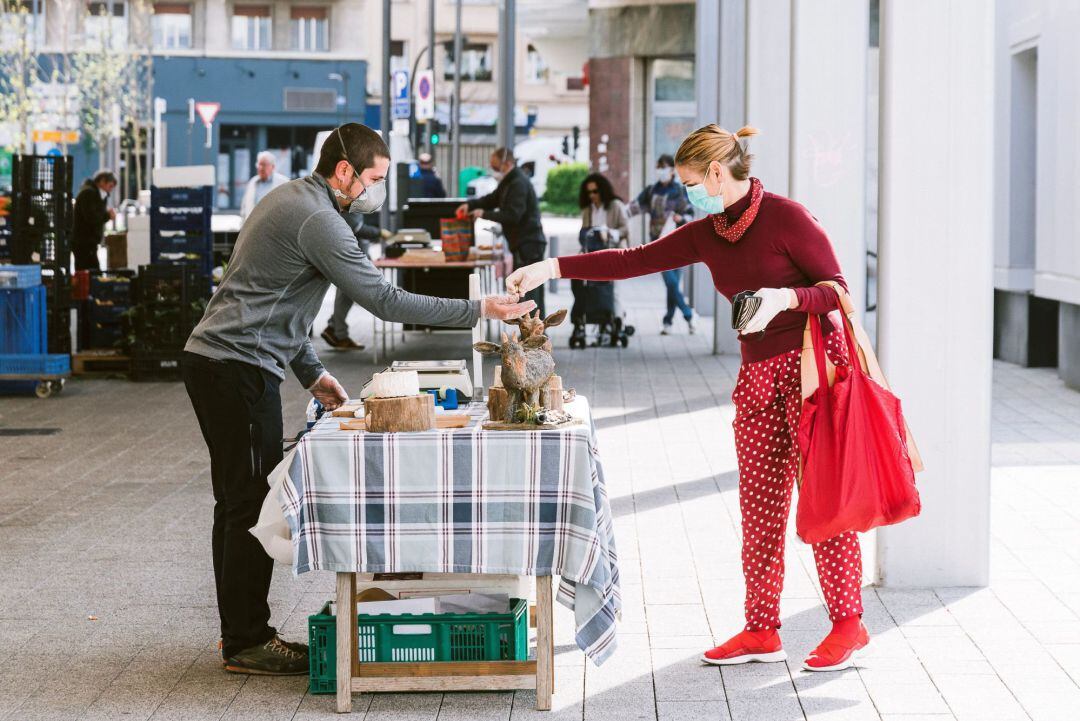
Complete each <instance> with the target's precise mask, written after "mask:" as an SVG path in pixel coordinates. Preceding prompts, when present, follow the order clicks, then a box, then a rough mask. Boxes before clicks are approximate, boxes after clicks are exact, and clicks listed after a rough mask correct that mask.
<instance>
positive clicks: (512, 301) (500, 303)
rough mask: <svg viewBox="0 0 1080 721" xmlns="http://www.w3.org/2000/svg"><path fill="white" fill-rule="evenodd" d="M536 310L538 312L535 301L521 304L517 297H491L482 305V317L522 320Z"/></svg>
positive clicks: (485, 299)
mask: <svg viewBox="0 0 1080 721" xmlns="http://www.w3.org/2000/svg"><path fill="white" fill-rule="evenodd" d="M534 310H536V302H535V301H531V300H526V301H522V302H520V303H519V302H518V296H516V295H489V296H488V297H486V298H484V302H483V303H482V304H481V305H480V315H481V316H482V317H484V318H494V319H496V320H511V319H513V318H520V317H521V316H523V315H525V314H526V313H532V312H533V311H534Z"/></svg>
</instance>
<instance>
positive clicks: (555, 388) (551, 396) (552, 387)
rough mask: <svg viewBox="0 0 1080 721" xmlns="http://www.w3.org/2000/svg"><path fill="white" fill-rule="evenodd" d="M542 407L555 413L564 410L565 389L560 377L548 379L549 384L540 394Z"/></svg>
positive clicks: (554, 376)
mask: <svg viewBox="0 0 1080 721" xmlns="http://www.w3.org/2000/svg"><path fill="white" fill-rule="evenodd" d="M540 405H542V406H543V407H544V408H550V409H551V410H553V411H561V410H563V387H562V378H561V377H560V376H556V375H553V376H551V378H548V382H547V383H546V384H545V385H544V389H543V391H541V393H540Z"/></svg>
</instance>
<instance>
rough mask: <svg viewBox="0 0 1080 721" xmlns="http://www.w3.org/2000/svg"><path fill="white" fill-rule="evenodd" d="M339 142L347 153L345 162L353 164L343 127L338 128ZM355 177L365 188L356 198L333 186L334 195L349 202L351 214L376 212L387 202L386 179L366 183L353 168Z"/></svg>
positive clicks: (342, 149) (343, 151)
mask: <svg viewBox="0 0 1080 721" xmlns="http://www.w3.org/2000/svg"><path fill="white" fill-rule="evenodd" d="M337 136H338V142H339V143H341V152H342V153H344V154H345V162H347V163H349V165H352V162H351V161H350V160H349V151H348V150H346V149H345V141H344V140H342V138H341V128H338V130H337ZM352 172H353V177H354V178H356V179H357V180H358V181H359V182H360V186H361V187H363V190H362V191H360V194H359V195H357V196H356V197H355V198H350V197H349V196H347V195H345V193H343V192H342V191H340V190H338V189H337V188H331V190H333V191H334V197H336V198H338V199H340V200H342V201H344V203H348V207H349V214H350V215H364V214H366V213H374V212H375V211H376V210H378V209H379V208H381V207H382V205H383V203H385V202H386V180H377V181H375V182H374V183H372V184H371V185H364V181H363V180H361V179H360V175H359V173H357V172H356V168H355V167H354V168H352Z"/></svg>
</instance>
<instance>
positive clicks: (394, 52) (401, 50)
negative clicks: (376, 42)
mask: <svg viewBox="0 0 1080 721" xmlns="http://www.w3.org/2000/svg"><path fill="white" fill-rule="evenodd" d="M398 70H405V71H406V72H408V71H410V70H412V68H410V67H409V54H408V53H407V52H406V45H405V41H404V40H391V41H390V72H391V73H395V72H397V71H398Z"/></svg>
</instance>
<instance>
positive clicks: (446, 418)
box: [339, 414, 469, 431]
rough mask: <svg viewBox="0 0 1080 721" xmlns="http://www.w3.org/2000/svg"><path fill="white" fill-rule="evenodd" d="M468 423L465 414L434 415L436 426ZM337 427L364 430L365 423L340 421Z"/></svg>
mask: <svg viewBox="0 0 1080 721" xmlns="http://www.w3.org/2000/svg"><path fill="white" fill-rule="evenodd" d="M467 425H469V416H466V415H442V414H439V415H436V416H435V427H436V428H464V427H465V426H467ZM339 428H340V429H341V430H343V431H366V430H367V424H366V423H365V419H363V418H353V419H352V420H347V421H341V423H340V425H339Z"/></svg>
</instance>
